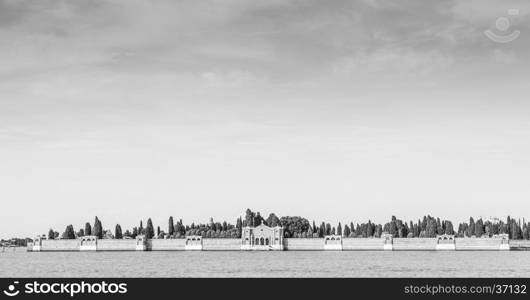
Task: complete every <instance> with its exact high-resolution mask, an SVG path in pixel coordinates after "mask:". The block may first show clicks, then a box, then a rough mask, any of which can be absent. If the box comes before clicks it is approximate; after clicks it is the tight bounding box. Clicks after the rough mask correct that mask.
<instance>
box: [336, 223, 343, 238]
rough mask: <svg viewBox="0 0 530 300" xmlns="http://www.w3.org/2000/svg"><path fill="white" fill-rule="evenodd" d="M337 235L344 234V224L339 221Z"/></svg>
mask: <svg viewBox="0 0 530 300" xmlns="http://www.w3.org/2000/svg"><path fill="white" fill-rule="evenodd" d="M337 235H340V236H342V225H341V224H340V222H339V225H337Z"/></svg>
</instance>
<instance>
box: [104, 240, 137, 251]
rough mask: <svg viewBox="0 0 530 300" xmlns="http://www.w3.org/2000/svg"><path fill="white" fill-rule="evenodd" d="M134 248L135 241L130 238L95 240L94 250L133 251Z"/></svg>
mask: <svg viewBox="0 0 530 300" xmlns="http://www.w3.org/2000/svg"><path fill="white" fill-rule="evenodd" d="M135 249H136V241H135V240H132V239H127V240H110V239H109V240H107V239H101V240H97V246H96V251H134V250H135Z"/></svg>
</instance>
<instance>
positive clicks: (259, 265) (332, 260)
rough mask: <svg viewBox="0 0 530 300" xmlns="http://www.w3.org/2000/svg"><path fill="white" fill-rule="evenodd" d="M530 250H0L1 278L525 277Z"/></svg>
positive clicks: (529, 267) (529, 271)
mask: <svg viewBox="0 0 530 300" xmlns="http://www.w3.org/2000/svg"><path fill="white" fill-rule="evenodd" d="M529 262H530V251H510V252H508V251H469V252H463V251H462V252H459V251H456V252H455V251H451V252H444V251H438V252H436V251H410V252H409V251H394V252H386V251H385V252H383V251H342V252H341V251H337V252H334V251H307V252H304V251H284V252H228V251H227V252H224V251H219V252H207V251H203V252H193V251H175V252H97V253H87V252H41V253H35V252H34V253H26V252H23V251H6V252H4V253H2V252H0V277H529V276H530V264H529Z"/></svg>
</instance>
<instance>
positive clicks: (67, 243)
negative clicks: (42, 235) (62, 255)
mask: <svg viewBox="0 0 530 300" xmlns="http://www.w3.org/2000/svg"><path fill="white" fill-rule="evenodd" d="M40 251H79V241H78V240H42V244H41V249H40Z"/></svg>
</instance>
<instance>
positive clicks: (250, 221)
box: [243, 208, 255, 227]
mask: <svg viewBox="0 0 530 300" xmlns="http://www.w3.org/2000/svg"><path fill="white" fill-rule="evenodd" d="M254 216H255V214H254V213H253V212H252V211H251V210H250V208H247V210H246V211H245V221H244V222H243V226H250V227H254Z"/></svg>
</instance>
